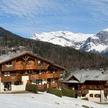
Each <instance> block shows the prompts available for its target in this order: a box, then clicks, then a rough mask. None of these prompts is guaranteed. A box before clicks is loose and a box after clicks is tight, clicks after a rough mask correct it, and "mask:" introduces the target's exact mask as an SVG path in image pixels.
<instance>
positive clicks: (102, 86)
mask: <svg viewBox="0 0 108 108" xmlns="http://www.w3.org/2000/svg"><path fill="white" fill-rule="evenodd" d="M81 72H82V71H81ZM81 72H80V71H79V72H78V73H77V72H76V73H73V74H71V75H70V76H69V77H67V78H66V79H65V80H64V81H62V87H66V88H69V89H72V90H75V91H76V93H77V95H78V96H85V95H86V94H87V93H88V92H89V90H103V91H104V93H105V94H107V95H108V72H103V71H102V72H101V71H98V70H97V71H96V72H97V73H96V72H95V73H92V72H93V71H88V72H87V70H85V71H83V73H81Z"/></svg>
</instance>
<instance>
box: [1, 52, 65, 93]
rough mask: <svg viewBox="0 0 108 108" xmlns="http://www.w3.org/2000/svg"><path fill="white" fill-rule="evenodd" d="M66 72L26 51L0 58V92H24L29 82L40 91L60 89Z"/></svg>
mask: <svg viewBox="0 0 108 108" xmlns="http://www.w3.org/2000/svg"><path fill="white" fill-rule="evenodd" d="M63 70H64V68H63V67H61V66H58V65H56V64H54V63H52V62H50V61H48V60H46V59H43V58H42V57H39V56H37V55H35V54H33V53H31V52H28V51H24V52H22V53H21V52H19V53H14V54H12V53H11V54H8V55H2V56H0V92H5V91H11V92H15V91H24V90H25V87H26V84H27V82H29V83H33V84H36V86H37V88H38V89H39V90H45V89H47V88H58V87H59V79H60V74H61V72H62V71H63Z"/></svg>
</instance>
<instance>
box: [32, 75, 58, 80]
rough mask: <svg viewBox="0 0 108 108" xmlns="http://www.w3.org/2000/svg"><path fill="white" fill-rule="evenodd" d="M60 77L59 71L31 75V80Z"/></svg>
mask: <svg viewBox="0 0 108 108" xmlns="http://www.w3.org/2000/svg"><path fill="white" fill-rule="evenodd" d="M59 77H60V74H59V73H42V74H35V75H30V80H36V79H48V78H59Z"/></svg>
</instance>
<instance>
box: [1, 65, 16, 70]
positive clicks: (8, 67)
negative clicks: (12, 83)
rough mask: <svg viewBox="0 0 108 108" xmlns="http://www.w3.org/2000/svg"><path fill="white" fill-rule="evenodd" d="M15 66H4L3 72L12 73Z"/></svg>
mask: <svg viewBox="0 0 108 108" xmlns="http://www.w3.org/2000/svg"><path fill="white" fill-rule="evenodd" d="M13 69H14V68H13V65H3V66H2V71H11V70H13Z"/></svg>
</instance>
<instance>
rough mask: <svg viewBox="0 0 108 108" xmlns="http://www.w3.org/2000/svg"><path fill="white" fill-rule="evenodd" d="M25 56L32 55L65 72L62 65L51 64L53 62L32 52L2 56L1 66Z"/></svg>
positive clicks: (0, 59)
mask: <svg viewBox="0 0 108 108" xmlns="http://www.w3.org/2000/svg"><path fill="white" fill-rule="evenodd" d="M25 54H28V55H31V56H33V57H35V58H38V59H40V60H42V61H44V62H47V63H49V64H51V65H54V66H55V67H57V68H60V69H62V70H65V68H64V67H62V66H60V65H57V64H55V63H53V62H51V61H49V60H47V59H45V58H43V57H40V56H38V55H36V54H34V53H32V52H30V51H23V52H17V53H11V54H7V55H2V56H0V65H1V64H3V63H6V62H8V61H11V60H13V59H15V58H17V57H20V56H23V55H25Z"/></svg>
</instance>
